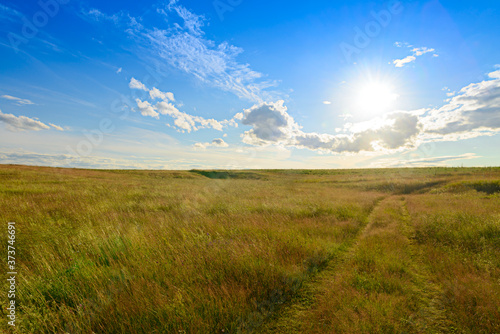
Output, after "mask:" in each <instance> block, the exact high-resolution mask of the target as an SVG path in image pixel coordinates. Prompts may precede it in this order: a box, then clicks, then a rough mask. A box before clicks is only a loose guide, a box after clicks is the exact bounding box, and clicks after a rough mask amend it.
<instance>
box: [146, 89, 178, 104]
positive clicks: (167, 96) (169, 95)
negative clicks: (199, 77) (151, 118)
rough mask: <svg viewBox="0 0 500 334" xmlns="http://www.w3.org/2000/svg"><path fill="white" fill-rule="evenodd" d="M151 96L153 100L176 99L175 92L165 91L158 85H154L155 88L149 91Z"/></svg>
mask: <svg viewBox="0 0 500 334" xmlns="http://www.w3.org/2000/svg"><path fill="white" fill-rule="evenodd" d="M149 96H151V98H152V99H153V100H155V99H161V100H170V101H175V99H174V94H173V93H170V92H167V93H164V92H162V91H160V90H159V89H158V88H156V87H153V89H151V90H150V91H149Z"/></svg>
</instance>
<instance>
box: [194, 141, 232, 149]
mask: <svg viewBox="0 0 500 334" xmlns="http://www.w3.org/2000/svg"><path fill="white" fill-rule="evenodd" d="M193 146H194V148H197V149H202V150H204V149H206V148H207V147H229V145H228V144H227V143H226V142H225V141H224V140H223V139H222V138H215V139H214V140H212V142H211V143H196V144H194V145H193Z"/></svg>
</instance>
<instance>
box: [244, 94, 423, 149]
mask: <svg viewBox="0 0 500 334" xmlns="http://www.w3.org/2000/svg"><path fill="white" fill-rule="evenodd" d="M283 103H284V102H283V101H278V102H275V103H262V104H259V105H255V106H253V107H252V108H250V109H247V110H245V111H244V113H243V118H242V120H241V123H242V124H244V125H250V126H252V129H251V130H249V131H246V132H245V133H244V134H243V142H245V143H247V144H252V145H259V146H263V145H271V144H278V145H282V146H294V147H298V148H307V149H311V150H321V151H326V152H331V153H341V152H360V151H375V150H382V149H385V150H395V149H399V148H402V147H410V146H412V144H413V142H414V139H415V138H416V136H417V134H418V133H419V131H420V128H421V125H420V123H419V120H418V116H416V115H413V114H411V113H406V112H398V113H392V114H389V115H386V116H385V117H384V118H381V119H379V120H378V122H377V123H378V126H377V127H376V128H367V129H364V130H358V131H356V132H353V133H352V134H350V135H346V134H340V135H330V134H319V133H314V132H313V133H306V132H303V131H302V130H301V126H299V125H298V124H297V123H296V122H295V120H294V119H293V118H292V117H291V116H290V115H289V114H288V112H287V108H286V107H285V106H284V105H283Z"/></svg>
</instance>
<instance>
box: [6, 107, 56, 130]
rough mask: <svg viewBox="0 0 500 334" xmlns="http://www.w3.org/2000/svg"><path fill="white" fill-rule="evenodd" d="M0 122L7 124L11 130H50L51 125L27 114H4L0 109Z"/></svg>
mask: <svg viewBox="0 0 500 334" xmlns="http://www.w3.org/2000/svg"><path fill="white" fill-rule="evenodd" d="M0 122H3V123H5V124H6V125H7V128H8V129H9V130H11V131H24V130H27V131H40V130H48V129H50V126H48V125H46V124H44V123H42V122H40V121H38V120H36V119H33V118H29V117H26V116H14V115H12V114H4V113H2V111H1V110H0Z"/></svg>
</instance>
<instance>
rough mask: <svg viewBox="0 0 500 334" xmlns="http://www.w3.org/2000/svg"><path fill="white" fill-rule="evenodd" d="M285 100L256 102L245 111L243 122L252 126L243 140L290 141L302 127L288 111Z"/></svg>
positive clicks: (262, 143)
mask: <svg viewBox="0 0 500 334" xmlns="http://www.w3.org/2000/svg"><path fill="white" fill-rule="evenodd" d="M283 104H284V101H283V100H280V101H277V102H275V103H273V102H271V103H261V104H256V105H254V106H253V107H251V108H250V109H246V110H245V111H244V113H243V119H242V120H241V123H242V124H244V125H250V126H252V129H251V130H249V131H246V132H245V133H244V134H243V142H245V143H247V144H253V145H265V144H269V143H289V142H290V140H291V139H292V138H293V137H294V135H295V134H297V133H299V130H300V127H299V126H298V124H297V123H295V121H294V119H293V118H292V117H291V116H290V115H289V114H288V113H287V107H285V106H284V105H283Z"/></svg>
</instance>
